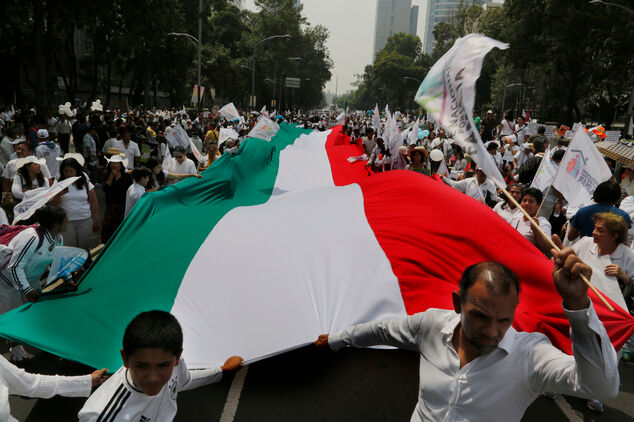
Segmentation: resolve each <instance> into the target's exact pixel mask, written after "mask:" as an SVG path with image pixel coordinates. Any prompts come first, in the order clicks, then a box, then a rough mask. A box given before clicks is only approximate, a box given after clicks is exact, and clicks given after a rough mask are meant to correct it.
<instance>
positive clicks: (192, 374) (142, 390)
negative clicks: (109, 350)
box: [79, 311, 242, 422]
mask: <svg viewBox="0 0 634 422" xmlns="http://www.w3.org/2000/svg"><path fill="white" fill-rule="evenodd" d="M182 351H183V332H182V330H181V327H180V324H179V323H178V321H177V320H176V318H174V316H173V315H172V314H170V313H169V312H165V311H149V312H143V313H141V314H139V315H137V316H136V317H135V318H134V319H133V320H132V322H130V324H128V327H127V328H126V330H125V333H124V335H123V349H121V357H122V358H123V367H121V368H120V369H119V370H118V371H117V372H116V373H115V374H114V375H112V377H110V379H109V380H108V381H106V382H105V383H104V384H103V385H102V386H101V387H99V388H98V389H97V391H95V392H94V393H93V395H92V396H90V398H89V399H88V400H87V401H86V403H85V404H84V407H83V408H82V409H81V410H80V411H79V421H80V422H89V421H97V420H99V421H101V420H107V421H109V422H137V421H145V420H149V421H152V422H162V421H171V420H173V419H174V417H175V416H176V411H177V403H176V398H177V395H178V392H179V391H186V390H191V389H193V388H197V387H201V386H203V385H206V384H211V383H213V382H218V381H220V379H221V378H222V374H223V372H224V371H234V370H236V369H238V368H240V367H241V366H242V358H241V357H239V356H232V357H230V358H229V359H227V361H226V362H225V363H224V365H223V366H221V367H219V368H211V369H200V370H188V369H187V366H186V365H185V361H184V360H183V359H182V357H181V353H182ZM104 417H105V419H104Z"/></svg>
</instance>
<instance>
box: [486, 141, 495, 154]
mask: <svg viewBox="0 0 634 422" xmlns="http://www.w3.org/2000/svg"><path fill="white" fill-rule="evenodd" d="M497 149H498V144H497V143H495V142H491V143H490V144H489V145H487V151H488V152H491V151H494V150H495V151H497Z"/></svg>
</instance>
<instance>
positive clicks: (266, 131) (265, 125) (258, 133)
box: [249, 117, 280, 142]
mask: <svg viewBox="0 0 634 422" xmlns="http://www.w3.org/2000/svg"><path fill="white" fill-rule="evenodd" d="M278 130H280V125H278V124H277V123H275V122H274V121H273V120H271V119H269V118H266V117H260V118H259V119H258V123H257V124H256V125H255V126H254V127H253V129H251V132H249V138H258V139H264V140H265V141H267V142H269V141H270V140H271V138H273V137H274V136H275V134H276V133H277V131H278Z"/></svg>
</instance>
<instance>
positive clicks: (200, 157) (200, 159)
mask: <svg viewBox="0 0 634 422" xmlns="http://www.w3.org/2000/svg"><path fill="white" fill-rule="evenodd" d="M189 146H190V147H191V149H192V154H194V157H196V161H198V164H204V163H206V162H207V160H205V157H203V155H202V154H201V153H200V151H199V150H198V147H197V146H196V144H195V143H194V141H192V140H191V139H190V140H189Z"/></svg>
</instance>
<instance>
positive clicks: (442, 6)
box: [423, 0, 486, 53]
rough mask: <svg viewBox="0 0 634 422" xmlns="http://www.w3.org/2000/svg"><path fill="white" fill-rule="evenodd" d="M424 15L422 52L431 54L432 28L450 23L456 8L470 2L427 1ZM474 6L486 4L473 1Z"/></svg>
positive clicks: (478, 0) (483, 0) (449, 0)
mask: <svg viewBox="0 0 634 422" xmlns="http://www.w3.org/2000/svg"><path fill="white" fill-rule="evenodd" d="M426 3H427V4H426V6H427V7H426V9H425V11H424V13H425V28H424V36H423V51H424V52H425V53H431V52H432V50H433V49H434V44H435V40H434V28H435V27H436V24H438V23H440V22H451V20H452V19H453V17H454V16H455V14H456V13H457V12H458V8H459V7H460V5H461V4H462V5H463V6H465V5H466V6H470V5H471V2H466V1H464V0H427V1H426ZM473 3H475V4H479V5H482V4H484V3H486V1H485V0H475V1H473Z"/></svg>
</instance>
